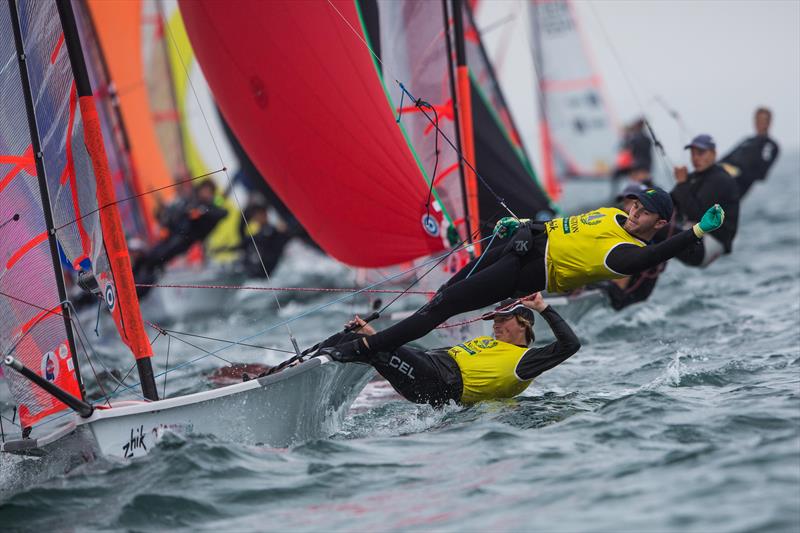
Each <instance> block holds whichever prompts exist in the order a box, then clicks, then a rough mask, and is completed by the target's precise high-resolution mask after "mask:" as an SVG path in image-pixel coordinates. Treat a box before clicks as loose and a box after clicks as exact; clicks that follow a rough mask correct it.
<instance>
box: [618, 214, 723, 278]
mask: <svg viewBox="0 0 800 533" xmlns="http://www.w3.org/2000/svg"><path fill="white" fill-rule="evenodd" d="M724 220H725V211H723V209H722V208H721V207H720V206H719V205H718V204H715V205H713V206H711V207H709V208H708V211H706V212H705V214H704V215H703V217H702V218H701V219H700V222H698V223H697V224H695V225H694V226H692V227H691V228H690V229H687V230H684V231H682V232H680V233H678V234H676V235H673V236H672V237H670V238H669V239H667V240H665V241H663V242H660V243H658V244H651V245H649V246H636V245H635V244H628V243H623V244H619V245H617V246H616V247H614V248H613V249H612V250H611V251H610V252H609V253H608V256H607V257H606V266H607V267H608V268H610V269H611V270H613V271H614V272H619V273H620V274H625V275H626V276H630V275H632V274H637V273H639V272H643V271H645V270H647V269H649V268H653V267H654V266H656V265H659V264H661V263H663V262H664V261H666V260H667V259H672V258H673V257H675V256H676V255H678V254H679V253H680V252H681V251H683V250H685V249H686V248H688V247H689V246H691V245H692V244H694V243H696V242H697V241H698V240H700V238H702V236H703V235H704V234H706V233H709V232H711V231H714V230H716V229H719V227H720V226H722V222H723V221H724Z"/></svg>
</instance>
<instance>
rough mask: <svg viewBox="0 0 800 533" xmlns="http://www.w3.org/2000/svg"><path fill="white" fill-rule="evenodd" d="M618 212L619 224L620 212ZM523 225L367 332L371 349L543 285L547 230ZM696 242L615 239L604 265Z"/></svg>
mask: <svg viewBox="0 0 800 533" xmlns="http://www.w3.org/2000/svg"><path fill="white" fill-rule="evenodd" d="M617 216H619V217H620V225H622V224H623V223H624V219H625V217H624V216H620V215H617ZM525 229H526V228H524V227H521V228H520V230H518V231H517V233H516V234H515V235H513V236H512V237H511V239H510V240H511V242H508V243H506V241H499V240H495V242H494V243H493V246H492V247H490V248H489V249H488V250H486V251H485V252H484V253H483V255H481V256H480V257H478V258H476V259H473V260H472V261H471V262H470V263H468V264H467V265H466V266H465V267H464V268H462V269H461V270H460V271H459V272H458V273H457V274H456V275H455V276H453V277H452V278H450V280H449V281H448V282H447V283H445V284H444V285H443V286H442V287H441V288H440V289H439V291H437V293H436V294H435V295H434V297H433V298H432V299H431V300H430V301H429V302H428V303H427V304H425V305H424V306H423V307H422V308H420V309H419V310H418V311H417V312H415V313H414V314H413V315H411V316H410V317H408V318H406V319H405V320H402V321H401V322H398V323H397V324H395V325H394V326H392V327H390V328H387V329H385V330H383V331H380V332H378V333H376V334H375V335H372V336H370V337H369V339H368V342H369V347H370V351H373V352H374V351H381V350H383V351H391V350H393V349H395V348H397V347H398V346H402V345H404V344H406V343H408V342H411V341H413V340H414V339H418V338H420V337H422V336H424V335H426V334H427V333H428V332H430V331H431V330H433V328H435V327H436V326H437V325H439V324H441V323H442V322H444V321H445V320H447V319H448V318H450V317H451V316H454V315H457V314H459V313H465V312H467V311H474V310H476V309H480V308H482V307H486V306H488V305H491V304H493V303H496V302H499V301H500V300H502V299H504V298H508V297H511V296H521V295H525V294H531V293H533V292H537V291H542V290H544V289H545V288H546V286H547V282H546V276H545V261H544V257H545V248H546V245H547V234H546V233H544V232H534V234H533V236H532V237H530V236H531V233H530V232H529V233H528V234H527V237H526V235H525ZM527 238H530V239H531V241H532V246H529V247H528V249H529V250H530V251H529V252H527V253H526V254H524V255H518V254H517V253H516V252H515V251H514V250H515V249H516V248H515V244H516V243H517V241H520V240H525V239H527ZM697 241H698V239H697V237H696V236H695V234H694V232H693V231H692V230H691V229H689V230H686V231H682V232H680V233H678V234H677V235H674V236H673V237H671V238H669V239H667V240H665V241H664V242H661V243H659V244H654V245H651V246H645V247H641V246H636V245H634V244H627V243H624V244H619V245H617V246H615V247H614V248H613V249H612V250H611V251H610V252H609V254H608V256H607V258H606V265H607V266H608V267H609V268H610V269H612V270H614V271H615V272H619V273H620V274H625V275H632V274H636V273H638V272H642V271H644V270H647V269H649V268H653V267H654V266H656V265H658V264H660V263H663V262H664V261H666V260H667V259H670V258H672V257H675V255H677V254H678V253H680V252H681V251H682V250H684V249H686V248H688V247H690V246H693V245H694V244H695V243H697ZM476 264H477V267H475V265H476ZM473 267H475V269H474V272H472V270H473ZM470 272H472V273H471V274H470Z"/></svg>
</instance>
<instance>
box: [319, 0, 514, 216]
mask: <svg viewBox="0 0 800 533" xmlns="http://www.w3.org/2000/svg"><path fill="white" fill-rule="evenodd" d="M328 1H329V2H330V0H328ZM395 82H396V83H397V84H398V85H399V86H400V89H401V90H402V91H403V92H404V93H406V94H408V97H409V98H411V99H412V100H414V101H415V102H418V101H420V100H418V99H416V98H414V95H413V94H411V93H410V92H409V91H408V89H406V87H405V85H403V84H402V82H400V81H397V80H395ZM423 103H427V102H423ZM427 105H428V106H430V104H427ZM417 107H418V108H419V111H420V113H422V115H423V116H424V117H425V118H426V119H428V122H430V123H431V125H432V126H433V127H434V128H435V129H436V136H437V150H436V154H437V161H438V154H439V151H438V136H439V135H441V136H442V138H443V139H444V140H445V141H447V144H449V145H450V147H451V148H452V149H453V151H454V152H455V153H456V155H457V156H458V159H459V160H461V161H462V162H463V163H464V164H465V165H467V166H468V167H469V168H470V169H471V170H472V172H474V173H475V176H476V177H477V178H478V179H479V180H480V182H481V184H482V185H483V186H484V187H486V190H487V191H489V193H490V194H491V195H492V196H494V199H495V200H497V203H499V204H500V205H501V206H503V208H504V209H505V210H506V211H508V213H509V214H510V215H511V216H512V217H514V218H519V217H517V215H516V214H515V213H514V212H513V211H512V210H511V208H509V207H508V206H507V205H506V202H505V200H504V199H503V198H502V197H501V196H500V195H499V194H497V193H496V192H495V190H494V189H493V188H492V186H491V185H489V183H487V181H486V180H485V179H484V178H483V176H481V174H480V173H479V172H478V169H476V168H475V167H474V166H473V165H472V163H470V162H469V161H467V159H466V158H465V157H464V156H463V155H462V154H461V152H460V151H459V150H458V148H456V145H455V144H453V141H451V140H450V138H449V137H448V136H447V135H446V134H445V133H444V132H443V131H442V130H441V129H440V128H439V120H438V115H437V118H436V121H434V119H432V118H431V117H430V115H428V113H426V112H425V110H424V109H422V107H420V106H419V105H417ZM430 107H431V109H433V106H430ZM433 111H434V113H435V112H436V110H435V109H434V110H433ZM431 188H433V179H432V178H431Z"/></svg>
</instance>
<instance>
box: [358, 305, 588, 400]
mask: <svg viewBox="0 0 800 533" xmlns="http://www.w3.org/2000/svg"><path fill="white" fill-rule="evenodd" d="M534 310H535V311H536V312H537V313H539V314H540V315H541V316H542V317H543V318H544V319H545V320H546V321H547V324H548V325H549V326H550V329H551V330H552V331H553V334H554V335H555V337H556V340H555V342H553V343H550V344H548V345H546V346H543V347H540V348H533V347H531V345H532V344H533V341H534V334H533V323H534V320H535V315H534V313H533V311H534ZM483 319H484V320H493V321H494V324H493V326H492V332H493V336H492V337H487V336H481V337H476V338H474V339H471V340H468V341H465V342H463V343H461V344H458V345H456V346H453V347H451V348H440V349H435V350H422V349H419V348H412V347H410V346H401V347H400V348H397V349H396V350H392V351H390V352H377V353H375V354H372V355H370V356H368V357H364V358H363V359H361V360H360V361H358V362H363V363H368V364H370V365H372V366H373V367H374V368H375V370H377V371H378V373H379V374H380V375H381V376H383V377H384V378H385V379H386V380H387V381H388V382H389V383H390V384H391V385H392V387H393V388H394V390H396V391H397V392H398V393H399V394H400V395H401V396H403V398H405V399H406V400H408V401H411V402H414V403H427V404H431V405H433V406H436V407H438V406H441V405H443V404H446V403H448V402H450V401H453V402H456V403H460V404H463V405H471V404H475V403H478V402H481V401H486V400H496V399H503V398H513V397H514V396H517V395H518V394H521V393H522V392H523V391H524V390H525V389H527V388H528V386H529V385H530V384H531V383H532V382H533V379H534V378H536V377H537V376H539V375H540V374H541V373H542V372H545V371H546V370H550V369H551V368H554V367H556V366H558V365H559V364H561V363H563V362H564V361H566V360H567V359H568V358H569V357H570V356H572V355H573V354H574V353H576V352H577V351H578V350H579V349H580V347H581V345H580V342H579V341H578V337H576V336H575V333H573V331H572V329H571V328H570V327H569V325H568V324H567V323H566V322H565V321H564V319H562V318H561V316H560V315H559V314H558V313H557V312H556V311H555V310H554V309H553V308H552V307H550V306H549V305H547V303H546V302H545V301H544V299H543V298H542V296H541V294H539V293H536V294H533V295H530V296H527V297H525V298H522V299H519V300H513V299H509V300H506V301H504V302H502V303H501V304H500V305H499V306H498V307H497V308H496V309H495V310H494V311H492V312H490V313H487V314H485V315H484V316H483ZM346 326H347V327H353V326H361V327H360V329H359V330H357V331H358V332H359V333H360V335H357V334H350V335H349V336H350V337H351V338H352V337H356V338H357V337H358V336H362V337H363V336H370V335H374V334H375V333H376V331H375V329H374V328H372V326H370V325H369V324H367V323H366V322H364V321H363V320H361V319H360V318H359V317H358V316H356V318H355V319H354V320H353V321H351V322H350V323H348V324H346ZM342 340H344V338H343V339H342Z"/></svg>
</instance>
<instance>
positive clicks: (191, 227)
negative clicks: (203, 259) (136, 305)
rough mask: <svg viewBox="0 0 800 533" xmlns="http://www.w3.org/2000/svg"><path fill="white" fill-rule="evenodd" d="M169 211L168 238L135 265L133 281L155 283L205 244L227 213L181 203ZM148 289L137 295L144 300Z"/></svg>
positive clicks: (201, 205) (141, 290)
mask: <svg viewBox="0 0 800 533" xmlns="http://www.w3.org/2000/svg"><path fill="white" fill-rule="evenodd" d="M168 210H169V211H170V213H169V216H168V218H166V219H164V220H163V221H162V222H164V223H165V227H166V228H167V229H168V230H169V236H168V237H166V238H165V239H162V240H161V241H159V242H158V243H156V245H155V246H153V248H151V249H150V250H148V251H147V252H146V253H145V254H143V255H142V257H141V258H140V259H139V260H138V261H136V264H135V265H134V266H133V273H134V278H135V279H136V281H137V282H138V283H150V282H152V280H154V279H155V276H156V272H160V271H161V270H163V269H164V267H165V266H166V265H167V263H168V262H169V261H171V260H172V259H174V258H176V257H178V256H179V255H182V254H185V253H186V252H187V251H189V248H191V247H192V245H193V244H195V243H197V242H202V241H203V240H204V239H205V238H206V237H208V235H209V234H210V233H211V232H212V231H213V230H214V228H215V227H216V225H217V224H218V223H219V222H220V221H221V220H222V219H223V218H225V216H226V215H227V214H228V211H227V210H226V209H224V208H222V207H218V206H216V205H214V204H205V203H192V204H185V203H180V204H176V205H175V206H171V207H170V208H168ZM148 290H149V289H148V288H146V287H140V288H139V289H137V292H138V294H139V296H140V297H141V296H144V295H145V294H146V293H147V291H148Z"/></svg>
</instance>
